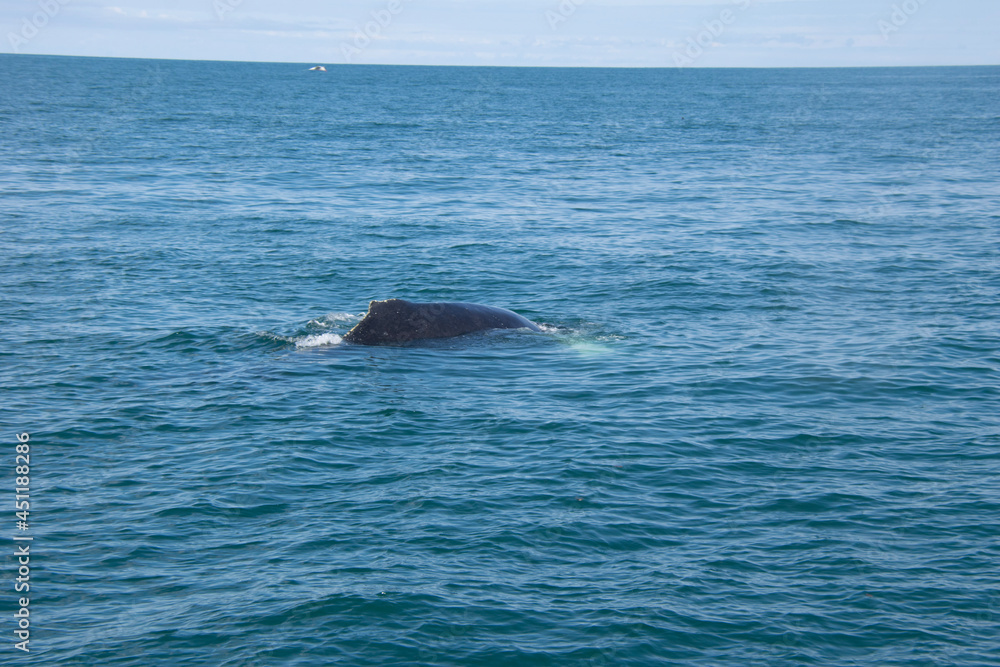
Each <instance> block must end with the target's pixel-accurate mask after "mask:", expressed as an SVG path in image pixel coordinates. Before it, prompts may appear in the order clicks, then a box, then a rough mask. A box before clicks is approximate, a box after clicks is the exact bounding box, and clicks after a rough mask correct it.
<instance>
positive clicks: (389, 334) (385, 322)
mask: <svg viewBox="0 0 1000 667" xmlns="http://www.w3.org/2000/svg"><path fill="white" fill-rule="evenodd" d="M487 329H531V330H532V331H541V329H539V328H538V325H537V324H535V323H534V322H532V321H531V320H529V319H527V318H524V317H521V316H520V315H518V314H517V313H515V312H512V311H510V310H507V309H506V308H496V307H493V306H483V305H480V304H478V303H461V302H436V303H416V302H413V301H406V300H405V299H386V300H385V301H372V302H371V303H369V304H368V313H367V314H366V315H365V317H364V319H362V320H361V321H360V322H358V324H357V325H356V326H355V327H354V328H353V329H351V330H350V331H348V332H347V333H346V334H345V335H344V340H345V341H347V342H348V343H356V344H360V345H395V344H398V343H405V342H407V341H411V340H422V339H425V338H450V337H452V336H461V335H462V334H467V333H472V332H474V331H485V330H487Z"/></svg>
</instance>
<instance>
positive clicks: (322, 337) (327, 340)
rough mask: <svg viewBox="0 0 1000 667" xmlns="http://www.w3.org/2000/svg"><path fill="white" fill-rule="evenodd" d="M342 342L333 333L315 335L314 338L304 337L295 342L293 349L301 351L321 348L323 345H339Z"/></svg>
mask: <svg viewBox="0 0 1000 667" xmlns="http://www.w3.org/2000/svg"><path fill="white" fill-rule="evenodd" d="M343 340H344V339H343V338H341V337H340V336H338V335H337V334H335V333H325V334H316V335H314V336H305V337H304V338H300V339H299V340H297V341H295V347H296V348H298V349H300V350H301V349H305V348H310V347H322V346H324V345H340V343H341V342H342V341H343Z"/></svg>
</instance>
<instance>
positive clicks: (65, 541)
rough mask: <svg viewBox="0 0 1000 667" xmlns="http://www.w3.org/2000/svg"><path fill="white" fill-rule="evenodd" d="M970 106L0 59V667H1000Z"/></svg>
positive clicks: (574, 72)
mask: <svg viewBox="0 0 1000 667" xmlns="http://www.w3.org/2000/svg"><path fill="white" fill-rule="evenodd" d="M998 100H1000V68H996V67H992V68H990V67H984V68H934V69H867V70H860V69H859V70H837V69H829V70H673V69H668V70H617V69H615V70H612V69H607V70H601V69H494V68H423V67H375V66H353V67H348V66H344V67H331V68H330V71H329V72H327V73H326V74H319V73H315V72H307V71H306V66H304V65H290V64H244V63H210V62H179V61H143V60H110V59H109V60H105V59H82V58H54V57H39V56H10V55H3V56H0V148H2V153H0V155H2V157H0V192H2V200H0V201H2V206H0V231H2V234H0V256H2V259H0V286H2V309H0V323H2V326H0V387H2V399H3V400H2V407H0V427H2V433H0V435H2V438H0V447H2V448H3V450H4V451H5V452H6V453H4V454H3V455H2V457H0V460H2V461H5V462H6V463H4V464H3V469H2V471H0V476H2V479H3V480H5V481H4V482H3V487H2V489H0V494H2V496H3V497H2V498H0V503H2V506H3V507H7V508H8V509H7V510H6V512H7V515H4V516H3V517H2V520H0V526H2V529H0V530H2V535H3V538H4V542H5V543H6V544H7V545H8V546H7V547H4V550H3V554H4V561H3V571H2V573H0V576H2V579H3V580H4V582H6V583H3V584H2V586H0V590H2V591H3V592H2V593H0V610H2V612H3V613H2V618H3V621H2V623H0V631H2V633H3V634H2V638H3V639H2V642H3V648H2V651H3V655H4V656H5V657H4V660H10V661H11V664H32V665H42V664H44V665H115V666H118V665H151V664H155V665H213V666H237V665H240V666H256V665H261V666H263V665H326V664H344V665H462V666H468V665H473V666H475V665H518V666H520V665H527V666H533V665H614V666H619V665H623V666H638V665H680V664H683V665H741V666H742V665H987V664H994V665H997V664H1000V584H998V581H1000V580H998V572H1000V541H998V538H1000V526H998V521H997V517H998V511H1000V475H998V473H1000V351H998V350H1000V343H998V334H1000V327H998V322H1000V262H998V258H1000V234H998V230H1000V159H998V158H1000V102H998ZM390 297H403V298H409V299H413V300H420V301H432V300H434V301H436V300H442V301H443V300H453V301H472V302H478V303H486V304H492V305H497V306H502V307H505V308H509V309H512V310H514V311H516V312H518V313H520V314H522V315H524V316H526V317H528V318H530V319H532V320H534V321H536V322H538V323H539V324H540V325H542V327H543V329H544V332H543V333H533V332H530V331H526V330H519V331H500V332H488V333H480V334H472V335H469V336H465V337H461V338H457V339H449V340H440V341H433V342H424V343H416V344H410V345H406V346H400V347H382V348H373V347H364V346H358V345H349V344H346V343H343V342H342V341H341V340H340V336H341V335H342V334H343V333H345V332H346V331H347V330H348V329H350V327H351V326H352V325H353V324H354V323H356V322H357V321H358V320H359V319H360V317H361V315H362V314H363V313H364V311H365V310H366V308H367V303H368V301H369V300H370V299H383V298H390ZM19 432H28V433H30V434H31V446H32V449H31V480H32V490H31V495H32V498H31V529H30V533H28V534H30V535H32V536H33V537H34V541H33V543H32V550H33V551H32V554H33V561H32V566H33V567H32V588H31V610H32V616H31V619H32V625H31V630H32V634H31V644H30V646H31V648H32V652H31V653H30V654H27V655H26V654H22V653H21V652H20V651H16V650H14V649H13V643H14V642H15V641H16V640H15V639H14V635H13V628H14V625H13V622H12V619H13V616H12V614H13V611H14V609H15V605H16V604H17V597H18V595H17V594H15V593H14V591H13V580H14V577H15V571H16V569H17V566H16V563H15V559H14V557H13V556H12V552H13V548H12V547H11V546H10V545H11V544H13V542H12V541H11V538H12V537H13V536H14V535H15V534H18V531H16V530H15V528H14V516H13V514H14V510H13V508H12V507H11V505H12V503H11V502H10V498H11V497H12V496H13V493H14V491H13V486H14V480H13V478H14V467H13V453H14V445H15V444H16V440H15V438H14V434H15V433H19Z"/></svg>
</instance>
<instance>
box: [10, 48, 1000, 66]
mask: <svg viewBox="0 0 1000 667" xmlns="http://www.w3.org/2000/svg"><path fill="white" fill-rule="evenodd" d="M0 56H16V57H21V56H27V57H32V56H34V57H41V58H94V59H104V60H157V61H166V62H197V63H201V62H204V63H241V64H252V65H310V64H312V65H323V66H325V67H468V68H484V67H490V68H495V69H644V70H655V69H664V70H692V69H698V70H752V69H767V70H779V69H802V70H807V69H929V68H957V67H1000V63H993V64H985V63H980V64H975V65H781V66H770V67H766V66H765V67H762V66H759V65H747V66H741V65H728V66H724V67H719V66H697V65H691V66H685V67H680V66H677V65H485V64H477V65H464V64H459V65H456V64H452V65H429V64H422V63H339V62H334V63H330V62H316V61H312V60H303V61H295V60H220V59H215V58H151V57H144V56H93V55H69V54H64V53H11V52H9V51H0Z"/></svg>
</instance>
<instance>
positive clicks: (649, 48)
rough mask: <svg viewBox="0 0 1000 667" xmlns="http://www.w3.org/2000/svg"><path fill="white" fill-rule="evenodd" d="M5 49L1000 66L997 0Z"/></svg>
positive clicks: (779, 7) (257, 4) (116, 24)
mask: <svg viewBox="0 0 1000 667" xmlns="http://www.w3.org/2000/svg"><path fill="white" fill-rule="evenodd" d="M0 51H2V52H7V53H36V54H52V55H79V56H112V57H135V58H175V59H191V60H236V61H264V62H295V63H311V64H338V63H357V64H365V63H372V64H400V65H505V66H565V67H851V66H887V65H888V66H892V65H1000V1H998V0H281V1H277V2H276V1H275V0H170V1H166V0H149V1H146V2H142V1H140V0H107V1H103V0H0Z"/></svg>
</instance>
